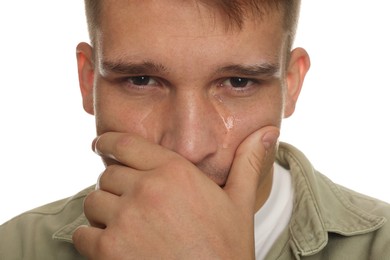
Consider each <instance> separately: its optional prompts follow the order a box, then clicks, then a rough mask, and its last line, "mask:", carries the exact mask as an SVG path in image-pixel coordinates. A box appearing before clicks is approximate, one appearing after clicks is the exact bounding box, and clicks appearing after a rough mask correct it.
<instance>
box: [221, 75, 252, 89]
mask: <svg viewBox="0 0 390 260" xmlns="http://www.w3.org/2000/svg"><path fill="white" fill-rule="evenodd" d="M250 81H251V80H250V79H247V78H239V77H233V78H229V79H227V80H226V81H225V82H224V83H223V84H224V85H228V86H231V87H233V88H244V87H247V86H248V83H249V82H250Z"/></svg>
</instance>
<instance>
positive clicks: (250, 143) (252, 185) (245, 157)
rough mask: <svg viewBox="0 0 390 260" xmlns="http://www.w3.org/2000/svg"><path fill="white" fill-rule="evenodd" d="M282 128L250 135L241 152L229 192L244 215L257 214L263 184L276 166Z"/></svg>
mask: <svg viewBox="0 0 390 260" xmlns="http://www.w3.org/2000/svg"><path fill="white" fill-rule="evenodd" d="M279 133H280V132H279V128H277V127H274V126H266V127H263V128H261V129H259V130H257V131H256V132H254V133H252V134H251V135H249V136H248V137H247V138H246V139H245V140H244V141H243V142H242V143H241V144H240V145H239V146H238V148H237V150H236V153H235V156H234V159H233V163H232V167H231V169H230V173H229V177H228V179H227V181H226V185H225V187H224V190H225V192H226V193H227V194H228V195H229V196H230V198H231V199H232V200H233V201H234V203H235V204H236V205H237V206H239V207H241V208H242V210H243V211H248V210H250V211H251V212H250V213H251V214H252V213H254V212H255V204H256V197H257V196H256V195H257V191H258V188H259V187H260V186H261V181H262V179H263V178H264V176H266V175H267V174H269V171H270V170H271V169H272V165H273V163H274V158H275V152H276V143H277V140H278V137H279Z"/></svg>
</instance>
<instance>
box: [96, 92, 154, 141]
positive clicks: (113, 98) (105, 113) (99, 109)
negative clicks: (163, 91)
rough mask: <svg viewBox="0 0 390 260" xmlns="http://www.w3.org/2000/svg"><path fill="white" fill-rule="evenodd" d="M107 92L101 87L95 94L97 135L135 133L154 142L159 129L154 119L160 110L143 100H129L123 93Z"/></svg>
mask: <svg viewBox="0 0 390 260" xmlns="http://www.w3.org/2000/svg"><path fill="white" fill-rule="evenodd" d="M107 90H108V88H105V87H100V89H99V91H96V93H95V97H96V99H95V114H96V129H97V134H98V135H100V134H102V133H105V132H110V131H113V132H123V133H135V134H138V135H140V136H142V137H144V138H146V139H149V140H153V138H154V131H156V129H157V128H156V124H157V121H156V120H153V118H155V117H156V116H157V113H156V110H157V111H158V109H156V108H155V107H154V106H147V105H145V102H144V101H143V100H129V99H128V98H126V97H125V96H124V95H123V93H120V92H118V93H116V92H115V91H107ZM151 130H153V132H151Z"/></svg>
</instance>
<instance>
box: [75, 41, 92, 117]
mask: <svg viewBox="0 0 390 260" xmlns="http://www.w3.org/2000/svg"><path fill="white" fill-rule="evenodd" d="M76 54H77V70H78V74H79V85H80V91H81V96H82V98H83V107H84V110H85V111H86V112H87V113H89V114H91V115H93V114H94V106H93V103H94V102H93V100H94V98H93V83H94V73H95V71H94V63H93V51H92V47H91V46H90V45H89V44H88V43H85V42H82V43H79V44H78V45H77V48H76Z"/></svg>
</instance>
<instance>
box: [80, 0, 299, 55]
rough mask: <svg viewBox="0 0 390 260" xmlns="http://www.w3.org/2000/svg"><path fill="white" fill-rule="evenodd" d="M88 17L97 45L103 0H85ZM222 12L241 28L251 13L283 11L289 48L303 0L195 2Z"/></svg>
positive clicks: (207, 0)
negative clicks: (97, 32) (247, 15)
mask: <svg viewBox="0 0 390 260" xmlns="http://www.w3.org/2000/svg"><path fill="white" fill-rule="evenodd" d="M84 1H85V12H86V16H87V23H88V31H89V36H90V39H91V42H92V44H94V43H95V34H96V30H97V28H98V26H99V17H100V14H101V10H102V0H84ZM195 1H196V2H199V3H202V4H204V5H207V6H210V7H212V8H215V9H217V10H218V11H220V12H221V13H222V14H223V15H224V17H225V18H226V20H227V22H228V25H229V26H231V25H235V26H238V27H239V28H241V26H242V24H243V21H244V18H245V15H246V14H247V13H248V11H249V12H251V13H252V14H253V16H254V17H257V16H260V17H261V15H262V14H264V12H266V11H268V10H269V9H272V10H274V9H277V10H281V11H282V14H283V18H284V19H283V26H284V29H285V31H286V32H287V34H288V36H289V37H288V48H289V49H290V48H291V46H292V43H293V41H294V37H295V32H296V27H297V23H298V17H299V9H300V3H301V0H195Z"/></svg>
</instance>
